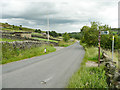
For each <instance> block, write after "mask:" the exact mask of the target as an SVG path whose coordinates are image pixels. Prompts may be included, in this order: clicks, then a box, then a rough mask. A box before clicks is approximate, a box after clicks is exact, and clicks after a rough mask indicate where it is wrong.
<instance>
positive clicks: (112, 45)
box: [112, 35, 114, 60]
mask: <svg viewBox="0 0 120 90" xmlns="http://www.w3.org/2000/svg"><path fill="white" fill-rule="evenodd" d="M113 58H114V35H113V39H112V60H113Z"/></svg>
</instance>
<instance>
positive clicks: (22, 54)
mask: <svg viewBox="0 0 120 90" xmlns="http://www.w3.org/2000/svg"><path fill="white" fill-rule="evenodd" d="M45 48H46V49H47V53H44V49H45ZM55 50H56V49H55V48H54V47H52V46H46V45H43V46H41V47H33V48H31V49H26V50H21V49H18V48H15V49H13V48H12V47H7V48H5V47H3V48H2V61H1V62H0V63H2V64H6V63H9V62H13V61H18V60H22V59H26V58H31V57H34V56H40V55H44V54H48V53H50V52H54V51H55Z"/></svg>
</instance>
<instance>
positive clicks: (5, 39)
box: [0, 38, 22, 42]
mask: <svg viewBox="0 0 120 90" xmlns="http://www.w3.org/2000/svg"><path fill="white" fill-rule="evenodd" d="M0 41H7V42H13V41H22V40H14V39H7V38H0Z"/></svg>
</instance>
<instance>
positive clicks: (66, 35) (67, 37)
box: [63, 32, 70, 42]
mask: <svg viewBox="0 0 120 90" xmlns="http://www.w3.org/2000/svg"><path fill="white" fill-rule="evenodd" d="M69 39H70V36H69V34H68V33H67V32H65V33H64V34H63V40H64V41H65V42H68V40H69Z"/></svg>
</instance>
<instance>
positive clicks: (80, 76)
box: [67, 43, 108, 88]
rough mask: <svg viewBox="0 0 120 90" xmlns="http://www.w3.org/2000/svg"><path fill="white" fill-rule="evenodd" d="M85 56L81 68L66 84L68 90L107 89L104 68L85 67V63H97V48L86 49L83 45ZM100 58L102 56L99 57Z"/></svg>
mask: <svg viewBox="0 0 120 90" xmlns="http://www.w3.org/2000/svg"><path fill="white" fill-rule="evenodd" d="M82 45H83V47H84V49H85V51H86V52H85V55H84V58H83V61H82V63H81V67H80V68H79V69H78V71H77V72H75V73H74V74H73V76H72V77H71V78H70V80H69V83H68V86H67V87H68V88H108V85H107V82H106V75H105V71H104V66H102V65H101V66H100V67H86V62H88V61H94V62H97V61H98V58H97V55H98V48H97V47H87V46H86V44H83V43H82ZM101 56H102V55H101Z"/></svg>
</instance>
